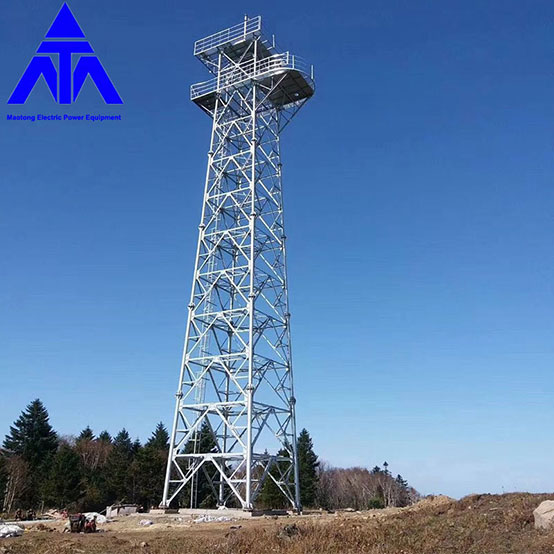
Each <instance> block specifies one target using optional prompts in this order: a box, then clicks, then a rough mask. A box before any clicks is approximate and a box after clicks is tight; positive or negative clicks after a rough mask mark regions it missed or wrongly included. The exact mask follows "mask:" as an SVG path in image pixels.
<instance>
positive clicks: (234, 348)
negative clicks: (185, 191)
mask: <svg viewBox="0 0 554 554" xmlns="http://www.w3.org/2000/svg"><path fill="white" fill-rule="evenodd" d="M194 53H195V55H196V56H197V57H198V58H199V59H200V60H201V61H202V62H203V63H204V64H205V66H206V67H207V68H208V69H209V70H210V72H211V73H212V74H213V76H214V77H213V78H212V79H211V80H209V81H206V82H204V83H199V84H197V85H193V86H192V87H191V98H192V100H193V101H194V102H195V103H196V104H197V105H198V106H200V107H201V108H202V109H203V110H204V111H205V112H206V113H208V114H209V115H210V116H211V117H212V118H213V126H212V135H211V145H210V151H209V153H208V169H207V175H206V185H205V191H204V201H203V208H202V217H201V223H200V226H199V237H198V248H197V255H196V265H195V270H194V279H193V286H192V294H191V302H190V304H189V315H188V323H187V328H186V334H185V345H184V351H183V359H182V364H181V371H180V377H179V385H178V391H177V395H176V396H177V401H176V406H175V419H174V423H173V430H172V435H171V444H170V452H169V459H168V465H167V473H166V479H165V486H164V493H163V500H162V503H161V505H162V506H166V507H167V506H169V504H170V502H172V500H174V499H175V498H176V497H177V496H178V495H179V494H183V493H184V492H185V491H186V493H187V495H189V494H190V505H191V507H196V506H197V503H198V502H199V501H200V500H201V499H198V498H197V492H196V491H197V489H198V485H197V482H198V479H199V476H201V478H202V479H203V480H204V482H207V483H209V487H210V490H211V491H212V493H213V495H214V497H215V498H217V502H218V504H219V505H220V506H225V505H229V504H232V503H233V502H234V503H235V504H236V501H238V503H239V504H240V506H241V507H242V508H243V509H245V510H251V509H252V508H253V502H254V501H255V499H256V497H257V495H258V494H259V492H260V490H261V487H262V484H263V482H264V480H265V479H266V478H270V479H272V480H273V481H274V483H275V485H276V486H277V487H278V488H279V489H280V490H281V491H282V493H283V494H284V495H285V497H286V498H287V499H288V501H290V503H291V505H292V506H293V507H294V508H295V509H297V510H300V509H301V506H300V496H299V488H298V467H297V463H296V459H297V457H296V428H295V426H296V424H295V398H294V391H293V380H292V365H291V341H290V313H289V306H288V296H287V273H286V253H285V239H286V237H285V228H284V221H283V194H282V186H281V155H280V133H281V131H282V130H283V129H284V127H285V126H286V125H287V124H288V123H289V122H290V120H291V119H292V118H293V117H294V115H295V114H296V113H297V112H298V110H299V109H300V108H301V106H302V105H303V104H304V103H305V102H306V101H307V100H308V99H309V98H310V97H311V96H312V95H313V93H314V81H313V69H312V68H309V67H308V66H306V65H305V64H304V63H303V62H302V61H301V60H300V59H299V58H298V57H296V56H293V55H291V54H290V53H289V52H284V53H283V52H279V51H278V50H277V48H276V46H275V41H274V39H272V40H268V39H267V38H266V37H265V36H264V34H263V33H262V26H261V18H260V17H255V18H245V20H244V23H241V24H239V25H237V26H235V27H231V28H230V29H226V30H225V31H221V32H220V33H216V34H215V35H211V36H210V37H207V38H205V39H202V40H199V41H197V42H196V43H195V45H194ZM206 432H208V434H209V435H210V438H211V440H210V441H208V443H209V444H211V448H210V451H202V450H203V448H204V449H205V448H206V447H205V446H204V447H203V441H202V434H203V433H204V434H205V433H206ZM204 442H205V441H204ZM214 444H215V446H213V445H214ZM231 499H234V500H231ZM187 500H188V496H187Z"/></svg>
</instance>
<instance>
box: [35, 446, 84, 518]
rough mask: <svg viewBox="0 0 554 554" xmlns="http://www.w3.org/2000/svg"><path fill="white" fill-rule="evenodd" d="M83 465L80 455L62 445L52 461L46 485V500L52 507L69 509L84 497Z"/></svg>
mask: <svg viewBox="0 0 554 554" xmlns="http://www.w3.org/2000/svg"><path fill="white" fill-rule="evenodd" d="M82 478H83V473H82V465H81V459H80V457H79V454H77V452H75V450H74V449H73V448H71V446H69V445H68V444H62V445H61V446H60V448H59V449H58V451H57V452H56V455H55V456H54V458H53V460H52V467H51V468H50V473H49V475H48V479H47V480H46V483H45V485H44V491H45V498H46V501H47V502H48V503H50V505H52V506H59V507H68V506H70V505H71V504H73V503H75V502H77V500H78V499H79V497H80V496H81V495H82V492H83V491H82Z"/></svg>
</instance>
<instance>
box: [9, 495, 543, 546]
mask: <svg viewBox="0 0 554 554" xmlns="http://www.w3.org/2000/svg"><path fill="white" fill-rule="evenodd" d="M552 498H554V496H553V495H538V494H523V493H522V494H519V493H517V494H506V495H474V496H469V497H466V498H464V499H462V500H460V501H447V500H444V499H442V500H437V501H435V502H428V501H427V502H424V503H422V504H420V505H419V506H416V507H414V508H410V509H404V510H391V511H386V510H385V511H381V512H378V511H376V512H365V513H361V514H339V515H324V516H320V517H299V518H288V519H279V520H276V521H275V520H267V519H258V520H256V519H253V520H248V521H244V522H237V523H233V524H231V523H226V524H221V523H216V524H211V523H208V524H198V525H195V526H193V527H190V528H183V529H179V528H170V529H168V528H165V529H160V530H156V529H155V528H150V529H149V530H148V531H145V530H136V531H121V532H118V531H108V532H106V533H101V534H97V535H62V534H60V533H59V532H45V531H42V532H40V531H35V532H31V531H29V532H27V533H26V534H25V536H23V537H21V538H17V539H7V540H4V541H3V542H2V543H0V553H2V554H130V553H137V552H140V553H142V554H185V553H186V554H266V553H276V554H279V553H285V552H286V553H287V554H308V553H310V554H312V553H313V554H316V553H317V554H324V553H329V554H360V553H367V554H457V553H459V554H508V553H517V554H546V553H549V554H551V553H553V552H554V531H553V532H544V531H538V530H536V529H534V527H533V515H532V512H533V510H534V509H535V508H536V507H537V505H538V504H539V503H540V502H542V501H543V500H546V499H552ZM238 525H241V528H240V529H231V526H238ZM144 543H146V544H144ZM3 549H4V550H3Z"/></svg>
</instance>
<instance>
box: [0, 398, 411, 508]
mask: <svg viewBox="0 0 554 554" xmlns="http://www.w3.org/2000/svg"><path fill="white" fill-rule="evenodd" d="M200 441H201V442H206V445H204V446H206V447H207V448H208V447H209V443H211V442H215V438H214V437H213V436H212V434H211V431H210V429H209V426H207V425H205V426H204V427H202V429H201V431H200ZM297 445H298V449H297V450H298V465H299V474H300V490H301V502H302V505H303V506H304V507H320V508H324V509H335V508H347V507H351V508H354V509H367V508H372V507H381V506H390V505H398V506H401V505H406V504H408V503H410V502H412V501H413V500H414V495H415V491H413V489H411V488H410V487H409V486H408V484H407V483H406V482H405V481H404V480H403V479H402V478H401V477H400V476H398V477H397V478H393V477H392V475H391V474H390V473H389V471H388V468H387V467H386V466H385V468H384V469H383V470H381V469H379V468H374V470H373V471H371V472H369V471H367V470H364V469H361V468H351V469H340V468H331V467H328V466H327V465H325V464H323V463H320V461H319V460H318V457H317V455H316V454H315V452H314V450H313V443H312V439H311V437H310V435H309V433H308V431H306V430H305V429H304V430H302V432H301V433H300V435H299V437H298V442H297ZM208 450H209V448H208ZM168 451H169V434H168V432H167V429H166V428H165V426H164V425H163V423H158V425H157V426H156V427H155V429H154V430H153V432H152V434H151V436H150V438H149V439H148V440H147V441H146V442H145V443H144V444H141V442H140V441H139V440H138V439H136V440H132V439H131V437H130V435H129V433H128V432H127V430H125V429H122V430H121V431H119V432H118V433H117V434H116V435H115V436H113V437H112V436H111V435H110V434H109V433H108V432H107V431H102V432H100V433H98V434H97V435H96V434H95V433H94V432H93V430H92V429H91V428H90V427H86V428H85V429H83V431H81V433H80V434H79V435H78V436H77V437H72V436H61V435H59V434H58V433H56V431H55V430H54V429H53V428H52V426H51V425H50V422H49V415H48V411H47V410H46V408H45V406H44V405H43V404H42V402H41V401H40V400H38V399H37V400H34V401H33V402H31V403H30V404H29V405H28V406H27V407H26V409H25V410H24V411H23V412H22V413H21V415H20V416H19V418H18V419H17V420H16V421H15V422H14V424H13V425H12V426H11V427H10V431H9V433H8V434H7V435H6V437H5V439H4V442H3V445H2V449H0V507H1V508H2V511H3V512H4V513H9V512H12V511H14V510H15V509H17V508H22V509H27V508H33V509H35V510H37V511H42V510H44V509H46V508H57V509H64V508H65V509H68V510H70V511H101V510H103V509H104V508H105V507H106V506H108V505H110V504H114V503H120V502H125V503H133V504H138V505H142V506H143V507H144V508H145V509H148V508H150V507H155V506H157V505H158V504H159V502H160V499H161V493H162V489H163V484H164V478H165V469H166V464H167V457H168ZM196 492H197V495H198V498H197V503H196V505H197V506H198V507H202V508H209V507H215V504H216V499H215V498H214V497H213V494H212V491H211V487H209V486H208V485H207V484H206V483H203V482H202V479H200V481H199V482H198V484H197V487H196ZM180 502H181V503H182V505H184V506H188V503H189V502H190V499H189V498H186V494H185V495H183V498H182V499H181V501H180ZM257 503H258V506H259V507H261V508H284V507H287V506H286V504H284V497H283V496H282V494H281V493H280V491H279V490H277V489H276V487H275V485H274V484H273V481H272V480H271V479H267V480H266V482H265V485H264V487H263V489H262V491H261V493H260V495H259V497H258V502H257Z"/></svg>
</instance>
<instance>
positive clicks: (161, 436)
mask: <svg viewBox="0 0 554 554" xmlns="http://www.w3.org/2000/svg"><path fill="white" fill-rule="evenodd" d="M145 446H151V447H153V448H158V449H159V450H167V449H168V448H169V433H168V432H167V429H166V428H165V425H164V424H163V423H162V422H161V421H160V423H158V425H156V429H155V430H154V432H153V433H152V436H151V437H150V438H149V439H148V440H147V441H146V445H145Z"/></svg>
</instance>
